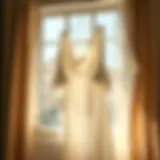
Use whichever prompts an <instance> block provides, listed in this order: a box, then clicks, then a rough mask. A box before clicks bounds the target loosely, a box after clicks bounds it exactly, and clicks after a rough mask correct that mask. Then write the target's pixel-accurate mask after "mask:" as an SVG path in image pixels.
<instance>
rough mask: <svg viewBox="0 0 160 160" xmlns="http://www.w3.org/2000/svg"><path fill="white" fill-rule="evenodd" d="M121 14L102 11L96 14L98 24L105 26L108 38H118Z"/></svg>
mask: <svg viewBox="0 0 160 160" xmlns="http://www.w3.org/2000/svg"><path fill="white" fill-rule="evenodd" d="M119 18H120V15H119V13H116V12H106V13H105V12H102V13H98V14H97V15H96V24H97V25H98V26H99V25H100V26H103V27H104V29H105V36H106V37H107V38H109V39H110V38H117V37H118V36H119V31H120V20H119Z"/></svg>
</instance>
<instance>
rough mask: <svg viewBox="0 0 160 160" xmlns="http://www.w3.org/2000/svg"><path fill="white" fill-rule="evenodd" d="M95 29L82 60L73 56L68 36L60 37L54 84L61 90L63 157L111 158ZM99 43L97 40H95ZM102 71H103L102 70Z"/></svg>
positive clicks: (103, 78)
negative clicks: (62, 94) (62, 99)
mask: <svg viewBox="0 0 160 160" xmlns="http://www.w3.org/2000/svg"><path fill="white" fill-rule="evenodd" d="M100 38H101V34H100V32H97V33H96V34H95V36H94V39H93V41H92V46H93V47H92V48H90V51H89V53H87V56H86V58H85V59H84V60H82V61H81V62H79V61H77V60H75V59H74V56H73V54H71V53H72V51H73V50H72V47H71V43H70V40H69V38H68V35H66V34H65V35H63V37H62V44H61V46H62V48H61V56H60V61H59V64H58V65H59V66H58V67H59V68H58V70H57V77H56V80H55V84H57V86H63V87H64V90H65V93H64V101H63V102H64V103H63V108H64V150H63V153H62V155H63V160H107V159H108V160H112V159H113V158H112V151H111V148H112V146H111V145H112V144H111V142H110V140H111V137H110V135H109V134H110V133H109V131H110V129H109V125H108V124H107V122H108V121H107V107H106V105H105V100H104V98H105V94H106V85H107V79H106V73H105V70H104V68H103V67H102V65H101V64H102V63H101V61H102V59H103V57H102V54H100V53H98V52H100V51H101V50H100V49H101V48H100V45H101V43H100V40H101V39H100ZM97 42H98V43H97ZM103 72H104V73H103Z"/></svg>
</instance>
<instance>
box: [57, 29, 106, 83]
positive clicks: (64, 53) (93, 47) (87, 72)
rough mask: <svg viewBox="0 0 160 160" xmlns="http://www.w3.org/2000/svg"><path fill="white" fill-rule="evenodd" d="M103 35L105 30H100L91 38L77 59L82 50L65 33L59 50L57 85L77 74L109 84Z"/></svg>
mask: <svg viewBox="0 0 160 160" xmlns="http://www.w3.org/2000/svg"><path fill="white" fill-rule="evenodd" d="M103 36H104V34H103V32H101V30H98V31H97V32H96V33H95V34H94V36H93V38H92V39H91V40H90V43H89V45H88V48H87V50H86V52H85V54H84V56H82V57H80V58H78V59H77V58H76V57H75V55H76V54H77V52H79V51H80V50H79V49H77V50H75V45H74V44H73V43H72V42H71V40H70V38H69V35H68V34H66V33H65V34H63V35H62V37H61V44H60V50H59V62H58V67H57V75H56V78H55V81H54V83H55V84H56V85H58V84H59V85H64V84H65V83H66V82H67V81H68V80H69V79H70V77H72V76H74V75H76V76H87V77H89V78H91V79H92V80H95V81H96V82H98V83H103V84H105V85H107V83H108V78H107V73H106V69H105V65H104V62H103V61H104V46H103V41H104V39H103ZM80 52H81V51H80ZM82 52H83V51H82ZM82 54H83V53H82Z"/></svg>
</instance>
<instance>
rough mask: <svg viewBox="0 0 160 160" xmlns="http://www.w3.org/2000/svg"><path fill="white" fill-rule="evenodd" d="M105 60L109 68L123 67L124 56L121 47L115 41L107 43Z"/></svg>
mask: <svg viewBox="0 0 160 160" xmlns="http://www.w3.org/2000/svg"><path fill="white" fill-rule="evenodd" d="M105 62H106V66H107V67H109V68H119V69H121V68H122V67H123V57H122V53H121V52H120V47H119V46H118V45H117V43H116V42H114V41H113V42H112V41H109V42H106V44H105Z"/></svg>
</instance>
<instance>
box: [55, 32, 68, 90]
mask: <svg viewBox="0 0 160 160" xmlns="http://www.w3.org/2000/svg"><path fill="white" fill-rule="evenodd" d="M66 46H68V32H67V31H64V32H63V33H62V35H61V40H60V47H59V54H58V55H59V56H58V61H57V69H56V75H55V78H54V80H53V87H63V86H64V85H65V84H66V82H67V76H66V74H65V67H64V63H65V61H66V60H65V57H66V55H65V54H66V53H65V52H66V50H67V49H66Z"/></svg>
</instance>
